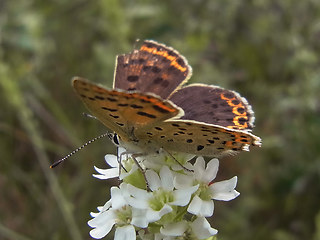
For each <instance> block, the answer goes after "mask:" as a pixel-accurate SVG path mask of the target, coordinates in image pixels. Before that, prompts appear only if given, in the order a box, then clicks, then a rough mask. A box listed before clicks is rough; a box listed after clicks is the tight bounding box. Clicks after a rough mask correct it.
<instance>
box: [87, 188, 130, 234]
mask: <svg viewBox="0 0 320 240" xmlns="http://www.w3.org/2000/svg"><path fill="white" fill-rule="evenodd" d="M126 192H127V191H126V188H125V186H124V187H123V186H122V185H120V187H119V188H117V187H112V188H111V199H110V200H109V201H108V202H107V203H106V204H105V205H104V206H103V207H99V208H98V210H99V213H91V216H92V217H94V218H93V219H91V220H90V221H88V225H89V226H90V227H92V228H94V229H93V230H91V231H90V236H91V237H93V238H96V239H101V238H103V237H104V236H106V235H107V234H108V233H109V232H110V231H111V229H112V227H113V226H114V225H117V228H116V235H115V238H114V239H117V240H120V239H124V238H123V236H126V238H125V239H136V233H135V228H134V226H133V225H131V224H129V223H128V219H131V218H132V209H131V207H130V206H129V205H128V204H127V202H126V200H125V196H126Z"/></svg>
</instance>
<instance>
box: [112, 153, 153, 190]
mask: <svg viewBox="0 0 320 240" xmlns="http://www.w3.org/2000/svg"><path fill="white" fill-rule="evenodd" d="M125 154H131V153H130V152H127V151H125V152H123V153H121V154H120V156H119V159H118V162H119V165H120V167H119V176H120V173H121V168H122V169H123V170H124V171H126V172H128V171H127V170H126V169H125V167H124V166H123V165H122V163H121V160H122V156H123V155H125ZM142 156H145V154H142V153H134V154H131V158H132V159H133V161H134V162H135V164H136V165H137V166H138V168H139V169H140V171H141V173H142V175H143V178H144V180H145V182H146V185H147V190H148V191H149V190H150V188H149V184H148V181H147V177H146V174H145V170H144V169H143V168H142V167H141V165H140V163H139V162H138V160H137V157H142Z"/></svg>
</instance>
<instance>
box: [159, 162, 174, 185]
mask: <svg viewBox="0 0 320 240" xmlns="http://www.w3.org/2000/svg"><path fill="white" fill-rule="evenodd" d="M159 176H160V179H161V186H162V188H163V189H165V190H166V191H172V190H173V174H172V172H171V171H170V169H169V168H168V167H167V166H163V167H162V168H161V170H160V174H159Z"/></svg>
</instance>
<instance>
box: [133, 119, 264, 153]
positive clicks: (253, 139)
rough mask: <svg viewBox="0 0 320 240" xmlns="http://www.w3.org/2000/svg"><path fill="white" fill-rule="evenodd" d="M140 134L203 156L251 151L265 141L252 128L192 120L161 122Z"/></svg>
mask: <svg viewBox="0 0 320 240" xmlns="http://www.w3.org/2000/svg"><path fill="white" fill-rule="evenodd" d="M136 136H137V137H138V138H140V139H146V138H149V139H150V141H151V140H152V141H156V142H157V144H158V146H159V147H161V148H163V149H165V150H167V151H174V152H185V153H191V154H196V155H203V156H221V155H223V154H230V153H231V154H232V153H237V152H240V151H243V150H244V151H248V150H249V146H250V145H253V146H260V145H261V139H260V138H259V137H257V136H254V135H253V134H250V133H248V132H244V131H241V130H232V129H228V128H225V127H221V126H217V125H212V124H205V123H201V122H197V121H192V120H168V121H164V122H158V123H157V124H156V125H154V126H152V128H149V129H145V130H144V131H143V132H141V131H138V130H137V131H136Z"/></svg>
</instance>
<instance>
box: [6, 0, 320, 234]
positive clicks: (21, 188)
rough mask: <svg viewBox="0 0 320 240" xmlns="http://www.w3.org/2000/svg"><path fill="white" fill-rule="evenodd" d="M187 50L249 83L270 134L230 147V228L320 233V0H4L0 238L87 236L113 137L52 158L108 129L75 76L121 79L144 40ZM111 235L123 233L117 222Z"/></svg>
mask: <svg viewBox="0 0 320 240" xmlns="http://www.w3.org/2000/svg"><path fill="white" fill-rule="evenodd" d="M137 38H139V39H154V40H157V41H159V42H163V43H165V44H166V45H169V46H172V47H174V48H175V49H177V50H178V51H179V52H181V53H182V54H183V55H184V56H185V57H186V58H187V59H188V61H189V63H190V64H191V66H192V67H193V72H194V74H193V77H192V78H191V80H190V82H192V83H207V84H215V85H219V86H222V87H225V88H229V89H233V90H236V91H238V92H239V93H241V95H242V96H245V97H246V98H247V99H248V101H249V102H250V103H251V104H252V106H253V109H254V111H255V113H256V128H255V129H254V133H255V134H256V135H258V136H260V137H261V138H262V139H263V145H262V148H252V149H251V152H249V153H241V154H240V155H238V156H237V157H235V158H233V159H225V160H221V166H220V171H219V178H221V179H227V178H231V177H233V176H234V175H237V176H238V177H239V182H238V187H237V190H238V191H240V192H241V195H240V196H239V197H238V198H237V199H235V200H233V201H231V202H216V204H215V206H216V208H215V214H214V216H213V218H212V226H213V227H215V228H217V229H218V230H219V234H218V238H219V239H221V240H231V239H237V240H247V239H261V240H267V239H268V240H270V239H274V240H296V239H311V240H319V239H320V141H319V140H320V137H319V135H320V97H319V93H320V59H319V56H320V55H319V54H320V44H319V42H320V1H318V0H309V1H301V0H291V1H289V0H283V1H275V0H274V1H273V0H269V1H268V0H257V1H254V0H251V1H250V0H243V1H234V0H190V1H183V0H171V1H169V0H163V1H155V0H151V1H147V0H133V1H124V0H105V1H104V0H96V1H89V0H75V1H67V0H55V1H42V0H15V1H10V0H1V1H0V47H1V48H0V86H1V95H0V105H1V111H0V131H1V132H0V134H1V135H0V141H1V142H0V151H1V160H0V191H1V197H0V239H18V240H20V239H21V240H27V239H90V237H89V234H88V232H89V231H90V228H89V226H87V221H88V220H89V219H90V216H89V213H90V211H95V209H96V207H97V206H99V205H103V204H104V203H105V202H106V201H107V199H108V194H109V188H110V186H111V185H115V184H117V182H116V181H115V182H112V181H100V180H97V179H94V178H93V177H92V176H91V174H92V173H94V169H93V165H96V166H98V167H102V168H104V167H105V166H106V165H105V163H104V160H103V157H104V155H105V154H107V153H114V152H115V149H116V148H115V147H114V146H113V145H112V144H111V143H110V142H109V140H108V139H103V140H100V141H99V142H96V143H94V144H91V145H90V146H88V147H87V148H86V149H84V150H83V151H81V153H78V154H77V155H75V156H74V157H72V158H71V159H69V160H68V161H67V162H65V163H64V164H63V165H62V166H59V167H58V168H56V169H54V170H51V169H49V164H50V163H52V162H54V161H55V160H57V159H59V158H60V157H63V156H64V155H66V154H67V153H69V152H70V151H71V150H73V149H74V148H76V147H78V146H80V145H81V144H83V143H84V142H86V141H88V140H89V139H91V138H93V137H95V136H98V135H99V134H101V133H104V132H105V130H106V129H105V127H104V126H103V125H102V124H100V123H99V122H98V121H96V120H94V119H90V118H86V117H83V116H82V113H83V112H87V111H86V109H85V108H84V106H83V104H82V103H81V101H80V100H79V99H78V98H77V96H76V95H75V94H74V92H73V89H72V87H71V82H70V80H71V78H72V77H73V76H82V77H85V78H87V79H90V80H91V81H94V82H97V83H98V82H99V83H103V84H105V85H106V86H108V87H111V86H112V79H113V70H114V62H115V56H116V55H117V54H121V53H127V52H130V51H131V50H132V49H133V47H134V44H135V40H136V39H137ZM109 239H112V236H109Z"/></svg>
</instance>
